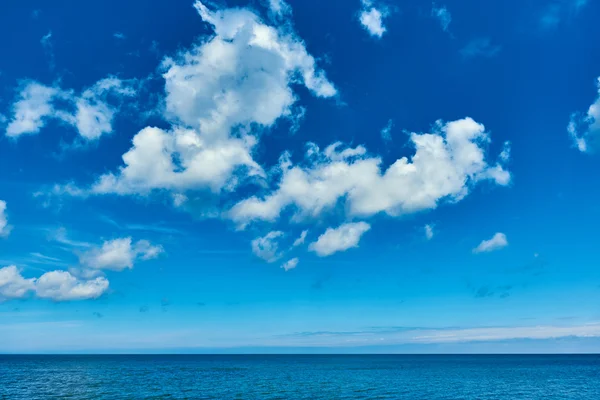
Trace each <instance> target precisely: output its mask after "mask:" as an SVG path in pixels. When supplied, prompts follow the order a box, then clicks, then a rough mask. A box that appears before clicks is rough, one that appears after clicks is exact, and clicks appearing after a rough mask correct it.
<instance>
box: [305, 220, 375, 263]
mask: <svg viewBox="0 0 600 400" xmlns="http://www.w3.org/2000/svg"><path fill="white" fill-rule="evenodd" d="M370 229H371V225H369V224H367V223H366V222H355V223H346V224H343V225H340V226H339V227H337V228H335V229H334V228H329V229H327V230H326V231H325V233H323V234H322V235H321V236H319V238H318V239H317V241H316V242H313V243H311V244H310V246H309V247H308V249H309V250H310V251H313V252H315V253H317V255H318V256H319V257H328V256H330V255H332V254H335V253H337V252H340V251H346V250H348V249H350V248H353V247H358V243H359V242H360V238H361V237H362V235H363V234H365V233H366V232H368V231H369V230H370Z"/></svg>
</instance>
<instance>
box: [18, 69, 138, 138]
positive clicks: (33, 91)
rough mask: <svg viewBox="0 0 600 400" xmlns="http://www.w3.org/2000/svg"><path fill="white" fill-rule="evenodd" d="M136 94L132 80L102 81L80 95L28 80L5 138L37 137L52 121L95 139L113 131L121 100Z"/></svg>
mask: <svg viewBox="0 0 600 400" xmlns="http://www.w3.org/2000/svg"><path fill="white" fill-rule="evenodd" d="M135 93H136V90H135V88H134V84H133V82H132V81H122V80H120V79H118V78H115V77H108V78H105V79H102V80H100V81H98V82H96V83H95V84H94V85H92V86H91V87H89V88H87V89H85V90H83V91H82V92H81V93H80V94H79V95H77V94H75V92H74V91H72V90H63V89H61V88H60V87H59V86H56V85H55V86H46V85H43V84H41V83H39V82H35V81H27V82H24V83H23V84H22V87H21V89H20V91H19V94H18V98H17V100H16V101H15V102H14V104H13V106H12V118H11V119H10V121H9V123H8V126H7V128H6V135H7V136H9V137H19V136H21V135H24V134H37V133H39V132H40V130H41V129H42V128H43V127H44V126H45V125H46V123H47V122H48V121H49V120H52V119H53V120H57V121H59V122H61V123H63V124H66V125H69V126H72V127H74V128H75V129H76V130H77V131H78V133H79V135H80V136H81V137H82V138H84V139H86V140H95V139H98V138H99V137H100V136H102V135H103V134H106V133H111V132H112V120H113V117H114V114H115V113H116V111H117V109H118V107H119V105H120V104H121V101H122V99H123V98H124V97H132V96H134V95H135Z"/></svg>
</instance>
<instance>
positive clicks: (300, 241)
mask: <svg viewBox="0 0 600 400" xmlns="http://www.w3.org/2000/svg"><path fill="white" fill-rule="evenodd" d="M306 235H308V230H305V231H302V233H301V234H300V237H299V238H298V239H296V240H295V241H294V245H293V247H298V246H302V245H303V244H304V242H305V241H306Z"/></svg>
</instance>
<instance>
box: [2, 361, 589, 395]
mask: <svg viewBox="0 0 600 400" xmlns="http://www.w3.org/2000/svg"><path fill="white" fill-rule="evenodd" d="M0 398H1V399H28V400H30V399H63V398H64V399H311V400H314V399H427V400H431V399H592V400H593V399H600V356H596V355H572V356H571V355H560V356H558V355H557V356H550V355H544V356H541V355H540V356H537V355H526V356H516V355H515V356H513V355H502V356H500V355H498V356H492V355H487V356H486V355H479V356H470V355H460V356H451V355H440V356H434V355H418V356H412V355H411V356H409V355H389V356H386V355H360V356H353V355H347V356H335V355H327V356H317V355H304V356H297V355H281V356H278V355H266V356H261V355H239V356H233V355H215V356H211V355H139V356H126V355H119V356H108V355H99V356H83V355H80V356H51V355H46V356H0Z"/></svg>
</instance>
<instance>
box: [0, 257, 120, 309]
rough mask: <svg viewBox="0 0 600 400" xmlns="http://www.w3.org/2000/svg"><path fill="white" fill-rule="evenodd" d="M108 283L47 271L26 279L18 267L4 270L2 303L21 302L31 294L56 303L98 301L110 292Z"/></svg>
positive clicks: (0, 291) (1, 274)
mask: <svg viewBox="0 0 600 400" xmlns="http://www.w3.org/2000/svg"><path fill="white" fill-rule="evenodd" d="M108 285H109V283H108V280H107V279H106V278H103V277H98V278H95V279H90V280H80V279H77V278H76V277H74V276H73V275H71V274H70V273H69V272H66V271H51V272H46V273H45V274H43V275H42V276H40V277H39V278H31V279H26V278H24V277H23V276H22V275H21V272H20V271H19V270H18V269H17V267H16V266H14V265H11V266H8V267H4V268H0V300H1V299H21V298H24V297H27V296H28V295H30V294H35V296H37V297H39V298H42V299H50V300H53V301H70V300H88V299H97V298H98V297H100V296H101V295H102V294H104V293H105V292H106V291H107V290H108Z"/></svg>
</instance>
